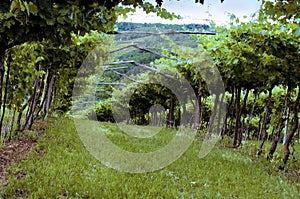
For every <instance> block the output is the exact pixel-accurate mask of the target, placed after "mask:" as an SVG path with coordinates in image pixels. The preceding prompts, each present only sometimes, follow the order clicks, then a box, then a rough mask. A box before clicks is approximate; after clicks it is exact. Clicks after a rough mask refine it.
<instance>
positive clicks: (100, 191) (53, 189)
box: [3, 118, 300, 198]
mask: <svg viewBox="0 0 300 199" xmlns="http://www.w3.org/2000/svg"><path fill="white" fill-rule="evenodd" d="M101 125H104V126H105V127H106V129H109V130H107V131H106V132H104V133H105V134H106V135H107V137H109V139H111V140H112V141H113V142H114V143H116V144H119V145H122V147H123V148H124V149H128V150H130V149H131V151H136V150H137V148H138V147H143V150H145V151H148V150H149V149H151V148H155V147H156V146H154V145H155V144H156V143H157V144H158V146H160V147H162V146H163V144H166V143H168V141H169V140H170V139H171V137H172V135H174V131H172V130H166V129H163V130H162V133H161V132H160V133H158V134H157V135H155V136H154V137H153V140H152V139H149V140H147V139H145V140H144V139H142V141H141V142H137V140H136V139H138V138H128V137H127V135H126V134H124V133H122V132H120V130H118V128H117V127H116V126H115V125H114V124H109V123H102V124H101ZM134 145H137V146H138V147H136V146H134ZM200 147H201V142H200V141H199V140H195V141H194V142H193V144H192V145H191V147H190V148H189V149H188V150H187V151H186V153H185V154H184V155H183V156H181V157H180V158H179V159H178V160H177V161H175V162H174V163H173V164H171V165H169V166H167V167H166V168H164V169H161V170H158V171H154V172H148V173H139V174H132V173H123V172H119V171H117V170H113V169H111V168H108V167H106V166H104V165H102V164H101V163H99V162H98V161H97V160H96V159H95V158H93V157H92V156H91V155H90V154H89V153H88V151H87V150H85V148H84V146H83V144H82V142H81V140H80V138H79V136H78V134H77V133H76V129H75V127H74V125H73V122H72V121H71V120H68V119H63V118H62V119H59V120H58V121H57V122H54V123H53V124H52V125H51V126H50V127H49V128H48V129H47V130H46V132H45V136H44V137H43V138H42V139H41V140H40V141H39V143H38V145H37V147H36V149H35V150H34V151H33V152H32V153H31V154H30V157H29V158H28V159H27V160H22V161H20V162H18V163H17V164H15V165H14V166H13V167H12V168H11V169H10V170H9V176H8V178H9V183H8V185H7V186H6V187H5V188H4V191H3V197H4V198H18V197H22V198H298V197H299V196H300V185H299V180H294V181H290V180H289V179H288V178H287V177H286V176H285V175H280V174H279V173H278V171H277V170H276V169H274V167H273V166H272V165H271V164H270V163H268V162H267V161H265V159H264V158H257V157H255V156H253V155H252V154H251V151H250V154H249V155H248V154H247V153H246V152H245V149H243V148H241V149H240V150H233V149H226V148H224V147H223V145H222V144H220V143H219V144H218V146H216V147H215V148H214V149H213V150H212V152H211V153H210V154H209V155H208V156H206V157H205V158H203V159H199V158H198V153H199V150H200ZM158 148H159V147H158Z"/></svg>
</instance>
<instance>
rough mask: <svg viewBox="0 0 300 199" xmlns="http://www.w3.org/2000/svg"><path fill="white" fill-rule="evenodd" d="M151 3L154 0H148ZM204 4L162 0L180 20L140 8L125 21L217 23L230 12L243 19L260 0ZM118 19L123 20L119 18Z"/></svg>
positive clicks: (207, 0) (216, 0)
mask: <svg viewBox="0 0 300 199" xmlns="http://www.w3.org/2000/svg"><path fill="white" fill-rule="evenodd" d="M149 2H151V3H153V2H154V0H149ZM204 2H205V3H204V5H202V4H200V3H195V1H194V0H180V1H177V0H164V2H163V5H162V7H164V8H166V9H167V10H168V11H170V12H175V13H176V14H179V15H181V16H182V17H183V18H184V19H183V20H182V21H178V20H174V21H170V20H162V19H160V18H158V17H156V15H155V14H148V15H146V14H145V13H143V12H142V11H141V10H138V11H137V12H136V13H130V14H129V15H128V18H127V19H126V20H125V21H130V22H139V23H155V22H159V23H209V21H210V20H213V21H215V22H216V23H217V24H224V23H227V22H228V21H229V18H230V17H229V16H230V13H233V14H235V15H236V16H238V17H240V18H241V19H243V16H250V15H251V14H253V13H255V12H257V11H258V9H259V7H260V5H261V0H260V1H258V0H225V1H224V2H223V3H221V2H220V0H205V1H204ZM120 21H124V20H123V19H120Z"/></svg>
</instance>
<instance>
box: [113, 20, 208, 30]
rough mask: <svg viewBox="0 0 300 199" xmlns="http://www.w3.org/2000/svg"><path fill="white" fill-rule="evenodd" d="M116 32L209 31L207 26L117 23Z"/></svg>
mask: <svg viewBox="0 0 300 199" xmlns="http://www.w3.org/2000/svg"><path fill="white" fill-rule="evenodd" d="M116 28H117V29H118V31H149V30H160V31H164V30H166V31H167V30H177V31H211V29H210V26H209V25H207V24H161V23H131V22H119V23H117V24H116Z"/></svg>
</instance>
